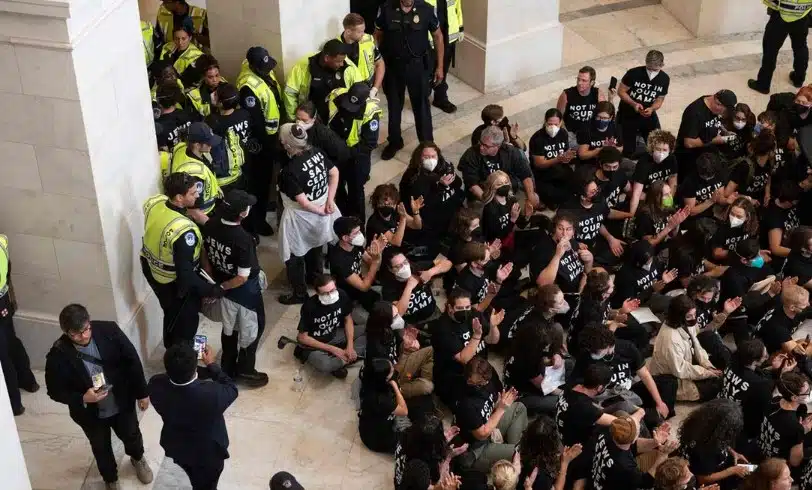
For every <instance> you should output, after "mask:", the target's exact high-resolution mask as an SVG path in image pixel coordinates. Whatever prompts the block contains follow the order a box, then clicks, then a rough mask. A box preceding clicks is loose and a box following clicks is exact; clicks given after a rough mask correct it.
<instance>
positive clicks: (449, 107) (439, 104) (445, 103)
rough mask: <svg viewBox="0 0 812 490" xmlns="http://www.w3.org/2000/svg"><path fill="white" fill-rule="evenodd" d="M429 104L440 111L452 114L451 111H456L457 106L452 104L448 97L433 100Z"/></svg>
mask: <svg viewBox="0 0 812 490" xmlns="http://www.w3.org/2000/svg"><path fill="white" fill-rule="evenodd" d="M431 105H433V106H434V107H436V108H438V109H440V110H441V111H443V112H445V113H447V114H453V113H455V112H457V106H455V105H454V104H452V103H451V101H450V100H448V99H446V100H439V101H438V100H435V101H434V103H432V104H431Z"/></svg>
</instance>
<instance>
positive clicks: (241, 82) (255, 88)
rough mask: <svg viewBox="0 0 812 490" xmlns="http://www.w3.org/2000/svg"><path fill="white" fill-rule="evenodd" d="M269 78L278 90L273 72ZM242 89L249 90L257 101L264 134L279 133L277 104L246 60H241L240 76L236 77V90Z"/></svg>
mask: <svg viewBox="0 0 812 490" xmlns="http://www.w3.org/2000/svg"><path fill="white" fill-rule="evenodd" d="M269 76H270V78H271V81H272V82H273V83H274V84H276V88H277V90H279V82H277V81H276V76H275V75H274V74H273V71H271V73H270V74H269ZM243 87H248V88H250V89H251V91H252V92H254V95H256V96H257V98H258V99H259V101H258V102H259V104H260V107H261V108H262V114H263V116H264V117H265V132H266V133H267V134H276V133H277V132H278V131H279V117H280V115H281V112H280V110H279V104H277V102H276V97H274V94H273V91H272V90H271V88H270V87H268V84H267V83H265V80H263V79H262V78H261V77H260V76H259V75H257V74H256V73H254V72H253V70H251V67H250V66H248V61H247V60H243V62H242V67H241V68H240V74H239V75H238V76H237V89H238V90H239V89H241V88H243Z"/></svg>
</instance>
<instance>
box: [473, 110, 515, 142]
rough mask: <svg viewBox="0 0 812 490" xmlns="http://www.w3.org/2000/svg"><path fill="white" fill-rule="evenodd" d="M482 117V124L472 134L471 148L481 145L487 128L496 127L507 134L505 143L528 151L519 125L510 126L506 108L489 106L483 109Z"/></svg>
mask: <svg viewBox="0 0 812 490" xmlns="http://www.w3.org/2000/svg"><path fill="white" fill-rule="evenodd" d="M481 117H482V124H480V125H479V126H477V127H476V129H474V132H473V133H472V134H471V146H476V145H478V144H479V142H480V139H481V137H482V131H484V130H485V128H487V127H489V126H496V127H498V128H499V129H501V130H502V132H504V133H505V141H507V142H509V143H510V144H511V145H513V146H515V147H516V148H518V149H520V150H522V151H526V150H527V145H526V144H525V142H524V140H523V139H522V138H521V136H519V123H514V124H510V121H509V120H508V118H507V116H505V109H504V107H502V106H500V105H496V104H488V105H486V106H485V107H484V108H483V109H482V114H481Z"/></svg>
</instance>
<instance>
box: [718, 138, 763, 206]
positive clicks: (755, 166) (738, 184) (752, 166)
mask: <svg viewBox="0 0 812 490" xmlns="http://www.w3.org/2000/svg"><path fill="white" fill-rule="evenodd" d="M747 151H748V154H747V156H746V157H744V158H742V159H741V160H739V162H738V163H735V164H734V166H733V168H732V169H731V171H730V178H729V180H728V182H727V185H726V186H725V195H726V196H729V195H731V194H733V193H734V192H738V193H739V195H740V196H747V197H749V198H751V199H753V201H754V203H753V204H754V205H756V206H766V205H767V204H769V202H770V194H771V184H772V182H771V180H772V169H773V167H774V166H775V156H774V155H775V136H774V135H773V132H772V131H767V130H764V131H762V132H760V133H759V134H758V135H757V136H755V137H754V138H753V139H752V140H751V141H750V144H749V145H748V146H747Z"/></svg>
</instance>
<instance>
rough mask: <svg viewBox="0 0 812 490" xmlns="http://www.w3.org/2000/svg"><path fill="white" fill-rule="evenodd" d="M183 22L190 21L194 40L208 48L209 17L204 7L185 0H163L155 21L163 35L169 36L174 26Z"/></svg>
mask: <svg viewBox="0 0 812 490" xmlns="http://www.w3.org/2000/svg"><path fill="white" fill-rule="evenodd" d="M184 22H191V25H192V33H193V34H194V37H195V42H196V43H198V44H199V45H200V46H202V47H204V48H205V49H209V48H210V47H211V44H210V43H209V17H208V14H207V12H206V9H204V8H201V7H196V6H194V5H189V4H188V3H186V0H163V3H162V4H161V6H160V7H159V8H158V20H157V22H156V23H155V24H156V25H157V27H158V30H159V31H161V34H162V35H163V37H164V38H169V37H171V36H172V32H174V30H175V26H177V25H181V24H183V23H184Z"/></svg>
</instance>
